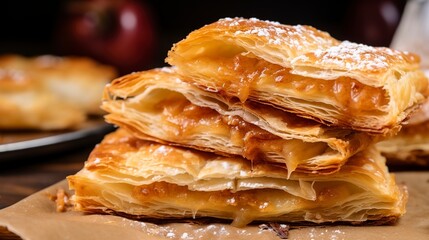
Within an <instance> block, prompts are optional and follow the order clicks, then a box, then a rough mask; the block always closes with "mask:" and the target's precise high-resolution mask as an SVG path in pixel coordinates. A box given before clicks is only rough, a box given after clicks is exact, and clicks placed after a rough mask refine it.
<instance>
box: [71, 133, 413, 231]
mask: <svg viewBox="0 0 429 240" xmlns="http://www.w3.org/2000/svg"><path fill="white" fill-rule="evenodd" d="M287 174H288V172H287V170H286V169H285V168H284V166H283V165H278V166H276V165H274V164H267V163H264V162H258V163H254V164H253V165H252V164H251V163H250V162H249V161H246V160H244V159H242V158H239V157H222V156H219V155H215V154H210V153H206V152H200V151H196V150H191V149H184V148H179V147H174V146H168V145H163V144H159V143H154V142H150V141H145V140H139V139H137V138H134V137H133V136H131V135H130V134H129V133H127V132H126V131H125V130H123V129H119V130H117V131H116V132H113V133H111V134H109V135H107V136H106V137H105V139H104V140H103V141H102V142H101V143H100V144H98V145H97V146H96V147H95V149H94V150H93V152H92V153H91V155H90V156H89V159H88V161H87V162H86V163H85V167H84V168H83V169H82V170H81V171H80V172H78V173H77V174H75V175H71V176H68V177H67V179H68V182H69V185H70V187H71V189H74V191H75V195H74V196H73V199H74V202H75V206H76V209H78V210H80V211H85V212H88V213H113V214H118V215H125V216H128V217H132V218H137V219H150V218H155V219H157V218H158V219H176V218H180V219H183V218H200V217H212V218H219V219H227V220H232V223H233V224H234V225H236V226H244V225H246V224H248V223H250V222H252V221H256V220H262V221H286V222H310V223H328V222H338V221H340V222H349V223H353V224H359V223H368V222H372V223H376V224H377V223H386V221H394V220H395V219H397V218H398V217H399V216H401V215H402V214H403V213H404V211H405V210H404V206H405V202H406V198H407V193H406V190H405V188H402V187H398V186H397V185H396V184H395V180H394V177H393V176H392V175H390V174H389V173H388V172H387V169H386V167H385V159H384V158H383V157H382V156H381V155H380V154H379V153H378V152H377V151H375V150H374V149H372V148H370V149H368V150H367V151H365V152H360V153H358V154H356V155H354V156H353V157H352V158H350V159H349V161H348V162H347V163H346V164H345V165H344V166H343V167H342V168H341V170H340V171H339V172H336V173H334V174H331V175H319V174H311V173H310V174H302V173H299V172H294V173H293V174H292V175H291V177H290V178H289V179H287V178H286V176H287Z"/></svg>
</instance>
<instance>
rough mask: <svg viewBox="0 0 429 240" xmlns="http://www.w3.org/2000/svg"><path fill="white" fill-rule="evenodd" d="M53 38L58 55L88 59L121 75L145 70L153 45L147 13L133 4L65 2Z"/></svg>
mask: <svg viewBox="0 0 429 240" xmlns="http://www.w3.org/2000/svg"><path fill="white" fill-rule="evenodd" d="M56 35H57V38H56V43H57V47H58V50H59V51H60V52H61V53H63V54H74V55H86V56H89V57H92V58H94V59H96V60H98V61H100V62H103V63H107V64H110V65H113V66H115V67H116V68H117V69H118V70H119V71H120V72H121V73H122V74H125V73H128V72H131V71H137V70H143V69H144V68H147V67H148V64H150V63H151V61H152V60H153V54H154V48H155V42H156V36H155V28H154V24H153V19H152V16H151V12H150V9H149V8H148V7H147V6H145V5H144V3H143V2H141V1H137V0H72V1H68V2H67V4H66V5H65V14H63V16H62V18H61V20H60V24H59V26H58V31H57V32H56Z"/></svg>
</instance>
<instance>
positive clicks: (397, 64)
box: [166, 18, 428, 134]
mask: <svg viewBox="0 0 429 240" xmlns="http://www.w3.org/2000/svg"><path fill="white" fill-rule="evenodd" d="M166 60H167V62H168V63H170V64H171V65H173V66H176V67H177V68H178V71H179V72H181V74H182V75H184V76H187V77H188V78H187V79H188V80H189V82H191V83H192V84H195V85H196V86H198V87H200V88H202V89H204V90H207V91H213V92H217V93H221V94H225V95H227V96H229V97H237V98H238V99H240V101H242V102H245V101H247V100H248V99H251V100H253V101H258V102H261V103H264V104H272V105H273V106H276V107H278V108H281V109H283V110H286V111H291V112H294V113H296V114H299V115H301V116H303V117H306V118H311V119H314V120H317V121H320V122H322V123H325V124H329V125H336V126H342V127H347V128H353V129H356V130H360V131H368V132H373V133H383V134H386V133H388V132H389V131H391V132H396V131H397V130H399V124H400V123H401V122H402V121H403V120H404V119H405V118H406V116H407V115H408V114H409V113H410V112H411V111H412V110H413V109H414V108H415V107H416V106H417V104H419V103H421V102H422V101H423V99H424V97H425V96H426V95H427V87H428V80H427V78H426V77H425V76H424V74H423V72H422V71H421V70H420V68H419V67H420V66H419V61H420V60H419V57H418V56H416V55H414V54H412V53H407V52H400V51H396V50H392V49H388V48H377V47H370V46H365V45H362V44H356V43H351V42H347V41H344V42H340V41H338V40H336V39H334V38H332V37H331V36H329V34H327V33H325V32H321V31H319V30H316V29H314V28H312V27H308V26H288V25H282V24H279V23H273V22H268V21H260V20H257V19H243V18H234V19H230V18H227V19H221V20H219V21H217V22H215V23H213V24H209V25H207V26H204V27H202V28H201V29H198V30H196V31H194V32H192V33H190V34H189V35H188V36H187V38H186V39H184V40H182V41H180V42H178V43H177V44H175V45H174V47H173V48H172V49H171V50H170V51H169V54H168V57H167V59H166Z"/></svg>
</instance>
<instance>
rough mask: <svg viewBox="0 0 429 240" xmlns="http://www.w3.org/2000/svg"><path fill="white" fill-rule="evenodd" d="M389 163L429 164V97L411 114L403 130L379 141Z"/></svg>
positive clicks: (379, 145) (378, 144)
mask: <svg viewBox="0 0 429 240" xmlns="http://www.w3.org/2000/svg"><path fill="white" fill-rule="evenodd" d="M377 147H378V149H379V150H380V151H381V152H382V154H383V155H384V156H385V157H386V158H387V160H388V161H387V163H388V165H421V166H429V99H428V100H426V102H425V103H424V104H423V105H422V107H421V108H420V109H419V110H418V111H416V112H414V113H413V114H411V116H410V118H409V120H408V121H407V123H406V124H404V125H403V127H402V128H401V131H399V133H398V134H397V135H395V136H392V137H390V138H388V139H386V140H383V141H381V142H379V143H377Z"/></svg>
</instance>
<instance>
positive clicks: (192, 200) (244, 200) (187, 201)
mask: <svg viewBox="0 0 429 240" xmlns="http://www.w3.org/2000/svg"><path fill="white" fill-rule="evenodd" d="M270 191H272V190H269V191H267V190H246V191H239V192H234V193H232V192H230V191H228V190H224V191H213V192H204V191H190V190H188V188H187V187H186V186H178V185H176V184H171V183H166V182H155V183H152V184H149V185H142V186H138V187H135V188H134V190H133V197H134V198H136V199H137V200H139V201H141V202H142V203H145V202H153V201H161V202H163V201H164V202H168V203H169V204H170V205H171V206H181V207H183V208H185V209H186V208H192V209H189V210H191V211H193V212H195V213H197V211H198V210H211V211H218V212H219V213H223V214H222V215H225V217H228V218H233V219H234V222H233V225H236V226H245V225H246V224H248V223H250V222H252V221H253V220H254V219H255V218H256V217H258V215H259V216H260V215H262V216H263V215H264V212H267V213H270V212H274V211H275V208H276V206H275V204H273V203H271V201H270V196H272V192H271V194H270ZM274 191H276V192H280V191H279V190H274ZM281 192H282V193H283V194H285V195H288V196H289V194H288V193H286V192H283V191H281ZM299 201H300V200H299V199H295V202H296V203H295V204H297V203H298V202H299Z"/></svg>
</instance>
